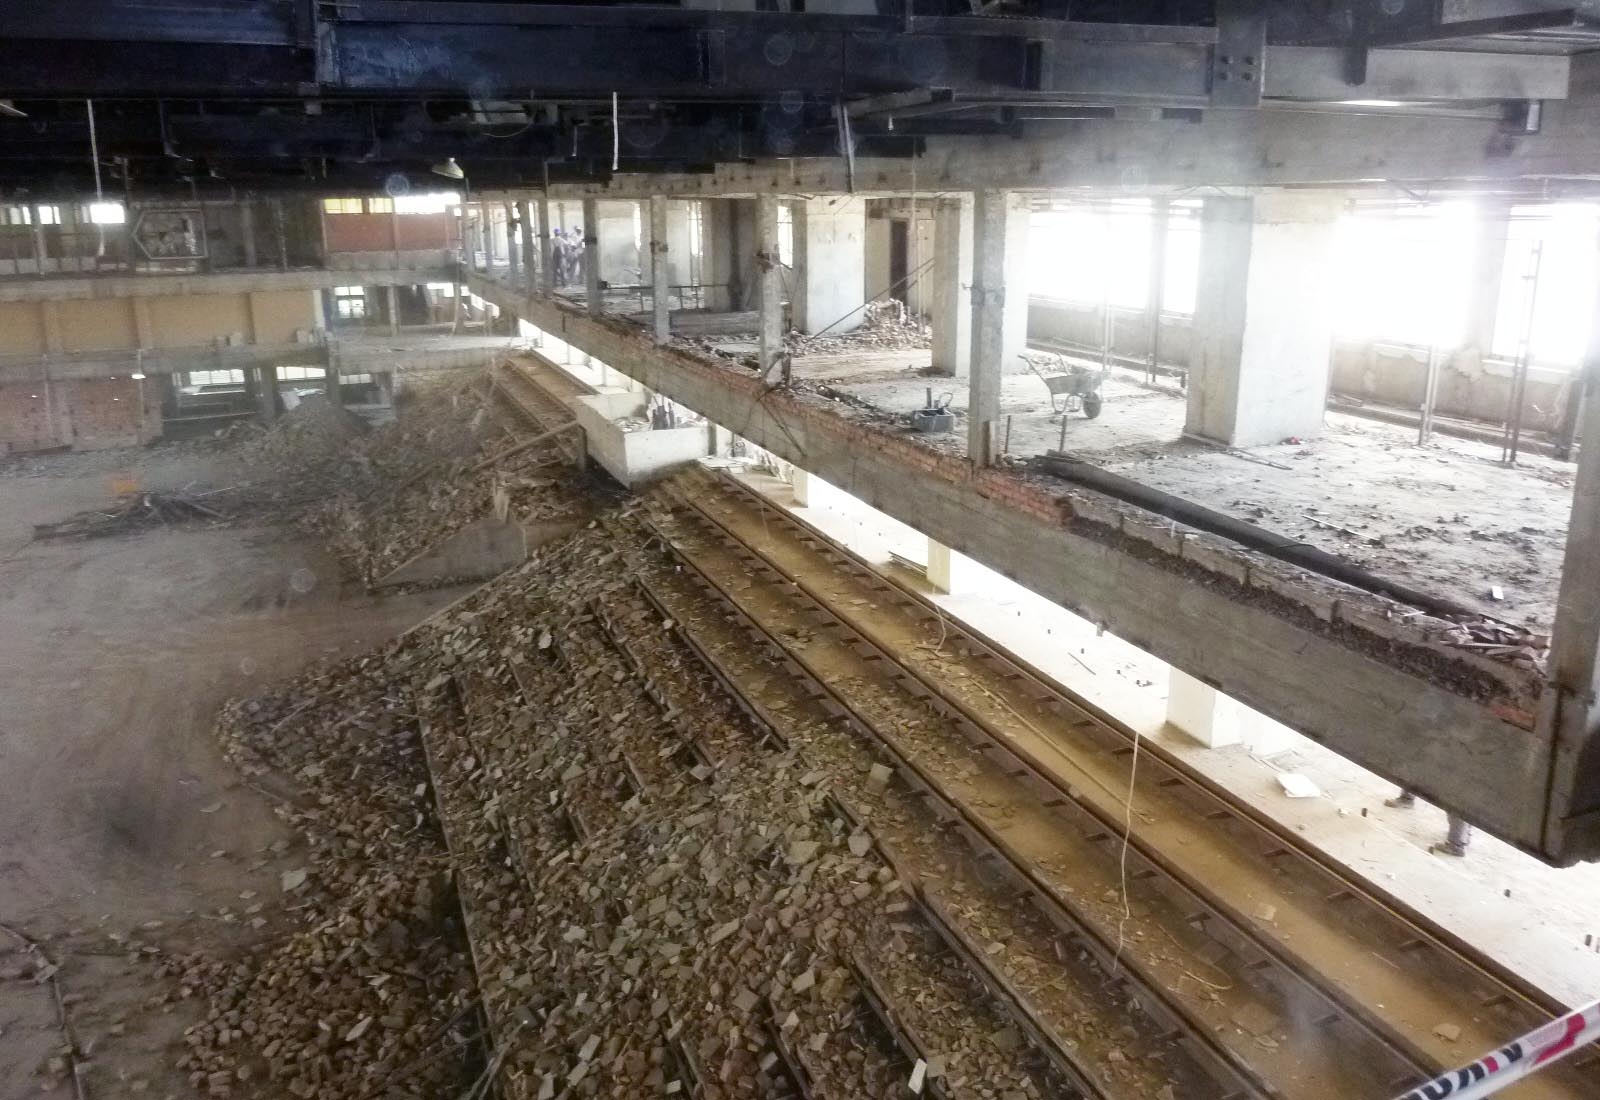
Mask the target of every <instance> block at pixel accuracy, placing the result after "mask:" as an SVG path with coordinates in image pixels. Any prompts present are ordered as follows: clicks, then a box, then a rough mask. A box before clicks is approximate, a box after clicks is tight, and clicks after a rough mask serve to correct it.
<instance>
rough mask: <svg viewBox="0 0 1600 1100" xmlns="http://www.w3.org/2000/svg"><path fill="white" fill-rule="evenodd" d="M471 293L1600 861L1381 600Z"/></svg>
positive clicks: (1538, 751) (600, 332)
mask: <svg viewBox="0 0 1600 1100" xmlns="http://www.w3.org/2000/svg"><path fill="white" fill-rule="evenodd" d="M473 290H474V292H476V293H478V294H479V295H480V296H482V297H485V298H487V299H488V300H490V301H501V302H504V303H505V304H506V306H507V307H508V308H513V309H516V310H517V311H518V312H520V313H522V315H523V316H526V317H527V318H528V319H529V320H530V321H531V322H532V323H534V324H535V325H537V326H538V327H539V328H541V329H544V330H545V331H547V332H550V333H553V334H555V335H557V336H558V337H559V338H560V339H562V340H564V341H566V342H568V343H571V344H574V345H576V346H578V347H580V348H583V349H584V350H585V351H587V352H589V353H590V354H592V355H595V356H597V357H599V358H600V359H602V360H604V361H605V362H607V363H609V364H610V365H611V366H612V367H613V369H616V370H618V371H620V372H621V373H623V374H626V375H628V376H629V377H632V378H634V379H636V380H637V381H639V382H641V383H643V384H644V385H646V386H648V387H650V388H651V389H652V390H655V391H656V392H659V393H662V394H665V395H666V396H668V397H670V398H672V399H673V400H674V401H678V402H680V403H682V404H684V405H687V406H688V407H689V408H692V409H694V410H696V411H697V412H699V413H701V414H702V415H704V416H706V417H707V418H708V419H710V420H712V421H714V422H718V423H722V424H727V425H737V426H738V430H739V431H740V433H741V434H743V435H745V436H746V437H747V438H749V439H751V440H752V441H753V442H755V443H756V444H757V445H758V446H761V447H763V448H766V449H767V450H770V451H772V452H773V453H774V454H776V455H778V456H779V457H781V458H783V459H784V460H785V461H788V462H792V463H794V464H796V465H799V466H801V467H802V468H804V469H808V470H810V471H811V472H812V473H814V474H816V475H817V476H819V477H822V478H824V479H826V480H827V481H829V482H831V483H832V484H835V485H838V486H839V487H840V488H842V489H844V490H846V491H847V492H850V493H852V494H854V495H855V496H857V497H860V498H861V499H863V500H865V501H866V502H867V503H869V504H871V505H873V506H874V507H876V508H879V509H882V510H883V511H885V512H887V513H888V514H889V515H891V516H893V517H895V518H896V519H898V520H900V521H901V522H903V523H907V524H910V525H912V526H913V527H915V528H916V529H917V530H920V531H922V532H923V533H924V534H926V535H928V536H929V537H930V538H934V539H936V540H938V541H939V542H942V543H944V544H945V545H947V546H950V547H952V548H953V549H955V550H957V551H959V552H961V553H963V554H966V555H968V556H970V557H972V558H975V559H976V560H978V561H979V562H981V563H983V564H985V565H988V566H989V567H991V568H993V569H996V570H998V571H999V572H1001V573H1003V574H1004V575H1006V576H1009V577H1011V578H1012V579H1014V580H1016V581H1017V582H1018V583H1021V584H1024V585H1026V586H1027V587H1028V588H1030V589H1032V590H1033V591H1035V592H1037V593H1039V594H1040V595H1042V596H1044V597H1046V598H1047V599H1050V600H1053V601H1055V602H1056V603H1059V604H1061V605H1062V606H1064V607H1066V608H1068V609H1070V610H1072V611H1074V612H1075V613H1077V614H1079V615H1082V616H1084V617H1086V618H1088V619H1089V620H1091V621H1093V622H1097V623H1101V624H1103V625H1104V626H1105V628H1106V629H1108V630H1109V631H1111V632H1112V633H1114V634H1116V635H1117V636H1119V637H1121V638H1124V639H1126V640H1128V641H1130V642H1132V643H1133V644H1135V645H1137V646H1140V647H1141V648H1143V649H1145V650H1147V651H1149V652H1151V653H1153V654H1154V655H1156V656H1157V657H1159V658H1161V659H1162V660H1164V661H1167V662H1169V663H1171V664H1173V665H1175V666H1176V667H1178V668H1180V669H1182V670H1183V671H1185V672H1187V673H1189V674H1190V675H1191V676H1194V677H1196V678H1197V679H1200V680H1202V681H1204V682H1205V683H1207V684H1210V685H1212V686H1214V687H1217V688H1219V689H1220V690H1222V691H1224V692H1226V693H1227V694H1228V695H1230V696H1232V697H1233V698H1235V699H1238V700H1239V701H1240V702H1242V703H1244V704H1245V705H1247V706H1249V707H1252V708H1254V709H1255V710H1258V711H1260V712H1262V713H1264V714H1266V715H1268V716H1270V717H1272V718H1274V719H1276V720H1278V721H1281V722H1283V723H1285V724H1287V725H1289V726H1291V727H1292V728H1294V729H1296V730H1298V731H1300V732H1301V733H1304V734H1305V735H1306V736H1309V737H1311V738H1313V739H1314V740H1317V741H1319V742H1322V743H1323V744H1326V745H1327V746H1328V747H1330V748H1332V749H1334V750H1335V751H1337V752H1340V753H1342V754H1343V755H1345V756H1347V757H1349V758H1350V759H1352V760H1355V761H1356V762H1358V763H1360V764H1362V765H1363V766H1364V767H1367V768H1370V769H1372V770H1373V771H1375V772H1377V773H1379V774H1380V775H1382V776H1384V777H1385V778H1387V779H1389V780H1391V781H1393V782H1395V783H1397V784H1399V785H1402V786H1406V787H1411V788H1414V789H1415V790H1416V791H1417V792H1418V794H1419V795H1420V796H1421V797H1423V798H1425V799H1427V800H1428V801H1431V802H1434V803H1436V804H1439V805H1442V806H1445V807H1447V808H1449V809H1451V810H1453V811H1455V812H1457V813H1460V814H1462V815H1464V816H1466V817H1467V818H1468V819H1470V820H1472V821H1473V822H1475V823H1477V824H1480V825H1482V826H1483V827H1484V828H1486V829H1488V830H1489V831H1491V832H1493V833H1495V834H1496V835H1498V836H1501V837H1502V838H1504V839H1506V840H1508V841H1510V842H1511V843H1514V844H1516V845H1518V846H1520V847H1522V848H1524V849H1525V850H1528V851H1530V852H1534V853H1537V854H1539V855H1541V856H1542V857H1544V858H1546V859H1551V860H1557V861H1559V860H1564V859H1573V858H1589V857H1594V856H1597V855H1600V836H1597V832H1596V831H1595V830H1586V831H1583V832H1582V833H1579V832H1577V831H1572V832H1569V833H1567V834H1564V835H1563V836H1562V838H1561V839H1562V843H1561V846H1560V847H1546V846H1545V835H1546V834H1545V810H1546V807H1547V806H1548V805H1549V804H1550V803H1549V798H1548V793H1549V792H1548V791H1547V789H1546V787H1547V784H1548V782H1549V779H1550V771H1549V769H1550V762H1551V752H1550V744H1549V741H1548V739H1542V738H1540V737H1537V736H1534V735H1533V734H1532V733H1531V732H1530V730H1529V729H1528V728H1527V726H1525V725H1522V724H1520V723H1522V722H1527V724H1528V725H1531V724H1532V722H1531V716H1524V715H1522V714H1520V713H1516V712H1515V708H1513V707H1510V706H1508V705H1507V704H1505V703H1503V702H1500V703H1496V704H1494V705H1492V706H1491V705H1488V704H1486V703H1483V702H1480V701H1478V700H1477V699H1474V698H1470V697H1468V696H1467V695H1464V694H1461V693H1460V692H1459V691H1457V690H1452V689H1450V688H1447V687H1444V686H1441V684H1440V683H1438V682H1435V681H1434V680H1432V679H1428V678H1425V677H1424V676H1423V675H1421V674H1417V673H1413V672H1410V671H1407V670H1406V669H1405V668H1404V667H1401V666H1402V665H1403V664H1404V663H1405V662H1406V661H1407V660H1410V659H1412V658H1414V659H1415V661H1416V666H1417V667H1419V668H1422V667H1427V663H1428V661H1429V660H1430V659H1431V660H1433V661H1435V662H1436V661H1437V660H1439V659H1440V658H1441V656H1442V653H1443V651H1441V650H1438V649H1434V648H1432V643H1431V642H1429V641H1428V640H1427V639H1426V637H1425V634H1424V632H1423V631H1420V630H1418V631H1416V632H1415V633H1414V634H1409V633H1408V634H1406V635H1405V637H1404V639H1402V638H1401V637H1400V636H1399V633H1397V632H1399V631H1410V630H1411V629H1412V628H1411V627H1410V626H1409V625H1407V626H1401V625H1398V624H1397V621H1396V619H1395V617H1394V615H1393V613H1392V612H1393V610H1394V608H1395V605H1393V604H1391V603H1389V602H1388V601H1384V600H1381V599H1379V598H1377V597H1373V596H1369V595H1366V594H1364V593H1360V592H1357V591H1356V590H1353V589H1347V588H1344V587H1343V586H1337V585H1333V584H1332V583H1331V582H1327V581H1319V580H1318V579H1317V578H1314V577H1311V576H1309V575H1306V574H1302V573H1300V572H1299V571H1287V572H1286V571H1285V570H1284V569H1283V568H1282V567H1280V566H1276V565H1274V564H1273V563H1271V562H1269V561H1266V560H1265V559H1261V558H1259V556H1257V555H1253V554H1250V553H1249V552H1247V551H1244V550H1241V549H1239V548H1236V547H1231V544H1226V543H1222V542H1220V541H1218V540H1211V539H1208V538H1202V537H1195V538H1192V539H1173V538H1172V536H1171V533H1170V527H1171V525H1170V523H1165V522H1162V523H1150V522H1149V521H1150V517H1149V516H1148V515H1147V514H1145V513H1142V512H1139V511H1138V510H1136V509H1126V508H1123V507H1121V506H1117V505H1115V504H1113V503H1112V502H1109V501H1107V500H1106V499H1105V498H1102V497H1098V496H1096V495H1095V494H1092V493H1088V492H1086V491H1081V490H1068V489H1065V488H1059V489H1058V488H1050V489H1044V488H1041V487H1038V486H1036V485H1033V484H1029V483H1028V482H1026V481H1024V480H1023V479H1021V478H1019V477H1018V476H1016V475H1015V474H1012V473H1009V472H1007V471H1002V470H994V469H982V468H974V467H972V466H971V465H969V464H968V463H967V462H965V461H964V460H962V459H959V458H956V457H954V456H950V455H944V454H941V453H939V452H936V451H934V450H932V449H930V448H927V447H924V446H921V445H920V444H918V443H916V442H915V441H911V440H905V439H900V438H897V437H895V436H892V435H888V434H885V433H881V432H873V431H872V430H871V429H868V428H864V427H862V426H859V425H857V424H855V423H852V422H851V421H849V420H847V419H846V418H844V417H841V416H839V415H837V413H835V412H834V411H832V409H831V408H830V403H829V402H827V401H825V400H822V399H813V398H810V397H808V396H806V395H802V394H791V393H784V392H776V393H775V392H771V391H770V390H769V389H768V388H767V387H766V386H765V385H764V384H763V382H762V380H761V379H760V378H758V377H757V376H756V375H755V374H753V373H751V372H749V371H745V370H740V369H737V368H733V367H729V366H726V365H723V364H721V363H719V362H715V361H712V360H710V359H709V358H701V357H698V356H696V355H694V354H692V353H690V352H688V351H685V350H683V349H679V348H673V347H656V346H654V345H652V344H651V343H650V342H649V341H648V340H647V339H645V338H644V337H643V336H642V334H640V333H638V332H637V331H636V330H634V331H630V330H628V329H625V328H622V327H619V326H615V325H613V324H610V323H607V322H604V321H597V320H595V319H593V318H589V317H586V316H584V315H583V314H582V313H581V312H579V311H577V310H575V309H573V308H572V307H571V306H569V305H565V304H563V303H560V302H557V301H553V300H550V299H547V298H543V297H535V298H527V299H525V298H523V297H522V296H520V295H519V294H517V293H516V292H515V291H514V290H511V289H509V288H507V287H505V286H504V285H503V284H500V283H496V282H493V281H490V280H487V279H483V278H480V277H474V278H473ZM1597 430H1600V429H1597ZM1290 576H1292V577H1293V578H1294V579H1289V578H1290ZM1297 601H1300V602H1299V603H1298V604H1297ZM1314 607H1315V608H1319V609H1320V610H1314V609H1313V608H1314ZM1408 621H1409V620H1401V621H1400V622H1408ZM1385 632H1388V633H1385ZM1377 653H1382V654H1384V655H1385V659H1380V658H1379V657H1377V656H1374V654H1377ZM1408 654H1411V657H1408V656H1407V655H1408ZM1457 663H1458V665H1459V667H1460V669H1461V670H1462V671H1465V670H1466V669H1467V668H1469V667H1470V666H1471V661H1470V659H1469V658H1467V657H1462V658H1460V659H1459V660H1458V661H1457ZM1435 667H1436V666H1435ZM1452 682H1459V681H1457V680H1455V678H1454V674H1452ZM1508 716H1509V717H1508Z"/></svg>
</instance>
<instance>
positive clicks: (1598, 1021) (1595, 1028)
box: [1396, 1001, 1600, 1100]
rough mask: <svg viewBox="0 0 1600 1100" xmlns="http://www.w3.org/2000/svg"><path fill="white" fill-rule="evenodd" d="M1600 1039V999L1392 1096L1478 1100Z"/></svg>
mask: <svg viewBox="0 0 1600 1100" xmlns="http://www.w3.org/2000/svg"><path fill="white" fill-rule="evenodd" d="M1596 1040H1600V1001H1595V1002H1593V1003H1591V1004H1588V1005H1585V1006H1584V1007H1583V1008H1580V1009H1578V1010H1576V1011H1575V1012H1570V1013H1568V1014H1567V1015H1565V1016H1563V1017H1561V1018H1560V1019H1559V1020H1552V1021H1551V1022H1550V1023H1548V1024H1545V1025H1544V1026H1543V1027H1540V1028H1538V1029H1536V1030H1534V1031H1530V1032H1528V1034H1526V1035H1524V1036H1522V1037H1521V1038H1520V1039H1517V1040H1516V1041H1514V1042H1511V1043H1507V1044H1506V1045H1505V1046H1503V1047H1501V1048H1500V1049H1499V1050H1497V1051H1495V1052H1494V1053H1493V1054H1485V1055H1484V1056H1483V1057H1482V1058H1479V1059H1478V1060H1477V1061H1476V1062H1473V1063H1472V1064H1471V1065H1467V1066H1462V1067H1461V1068H1460V1069H1454V1070H1451V1071H1450V1072H1449V1073H1444V1074H1440V1075H1439V1076H1438V1077H1435V1078H1434V1079H1433V1080H1431V1081H1429V1082H1427V1083H1426V1084H1423V1085H1418V1086H1417V1087H1416V1088H1414V1089H1411V1090H1409V1091H1407V1092H1405V1093H1404V1094H1402V1095H1401V1096H1399V1097H1397V1098H1396V1100H1446V1097H1448V1098H1449V1100H1479V1098H1480V1097H1484V1096H1491V1095H1493V1094H1494V1093H1497V1092H1499V1091H1500V1090H1501V1089H1503V1088H1505V1087H1506V1086H1507V1085H1510V1084H1512V1083H1514V1082H1517V1081H1520V1080H1522V1079H1523V1078H1524V1077H1527V1076H1528V1075H1529V1074H1533V1073H1537V1072H1538V1071H1539V1070H1541V1069H1544V1068H1545V1067H1546V1066H1548V1065H1550V1064H1551V1063H1552V1062H1559V1061H1560V1060H1561V1059H1563V1058H1565V1057H1566V1056H1567V1055H1569V1054H1572V1053H1574V1052H1575V1051H1577V1050H1580V1049H1581V1048H1583V1047H1585V1046H1587V1045H1588V1044H1590V1043H1592V1042H1595V1041H1596Z"/></svg>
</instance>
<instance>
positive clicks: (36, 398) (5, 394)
mask: <svg viewBox="0 0 1600 1100" xmlns="http://www.w3.org/2000/svg"><path fill="white" fill-rule="evenodd" d="M161 385H162V383H161V381H160V380H159V379H155V378H147V379H144V380H143V381H142V382H141V381H139V380H137V379H133V378H129V377H128V376H127V375H122V376H119V377H117V378H73V379H61V380H57V381H53V382H46V381H44V380H43V379H38V380H31V381H22V382H3V383H0V452H3V453H7V454H16V453H21V452H26V451H38V450H45V449H48V448H52V447H61V446H71V447H74V448H79V449H84V450H91V449H94V448H98V447H123V446H132V445H136V444H140V443H148V442H150V441H151V440H153V439H155V438H157V437H158V436H159V435H160V434H161V398H160V390H161Z"/></svg>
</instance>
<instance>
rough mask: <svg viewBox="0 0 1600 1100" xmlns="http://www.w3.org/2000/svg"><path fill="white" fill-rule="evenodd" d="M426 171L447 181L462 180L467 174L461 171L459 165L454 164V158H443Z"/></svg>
mask: <svg viewBox="0 0 1600 1100" xmlns="http://www.w3.org/2000/svg"><path fill="white" fill-rule="evenodd" d="M428 171H430V172H432V173H433V174H434V175H436V176H443V177H444V178H445V179H447V180H464V179H466V178H467V174H466V173H465V172H463V171H462V170H461V165H459V164H457V163H456V158H455V157H445V158H444V159H443V160H441V161H440V162H439V163H438V164H435V165H434V166H433V167H431V168H429V169H428Z"/></svg>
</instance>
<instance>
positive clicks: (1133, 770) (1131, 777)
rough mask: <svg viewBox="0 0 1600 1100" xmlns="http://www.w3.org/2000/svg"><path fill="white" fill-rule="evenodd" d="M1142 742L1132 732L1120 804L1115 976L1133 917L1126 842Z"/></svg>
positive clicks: (1112, 962) (1113, 968) (1130, 832)
mask: <svg viewBox="0 0 1600 1100" xmlns="http://www.w3.org/2000/svg"><path fill="white" fill-rule="evenodd" d="M1143 740H1144V737H1143V735H1141V734H1140V733H1139V731H1138V730H1134V731H1133V765H1132V767H1130V768H1129V769H1128V797H1127V800H1126V801H1125V802H1124V803H1123V804H1122V855H1121V857H1120V859H1119V860H1118V861H1117V873H1118V875H1119V876H1120V877H1121V879H1122V918H1121V919H1120V920H1118V921H1117V950H1116V954H1114V955H1112V956H1111V973H1112V974H1116V972H1117V967H1119V966H1120V965H1121V964H1122V948H1123V946H1124V944H1125V943H1126V940H1125V939H1124V937H1123V931H1124V929H1126V928H1127V926H1128V921H1129V919H1130V918H1132V916H1133V908H1132V907H1131V906H1130V905H1129V904H1128V840H1129V838H1130V837H1132V836H1133V792H1134V784H1135V783H1136V782H1137V780H1138V778H1139V745H1140V743H1141V742H1142V741H1143Z"/></svg>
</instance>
